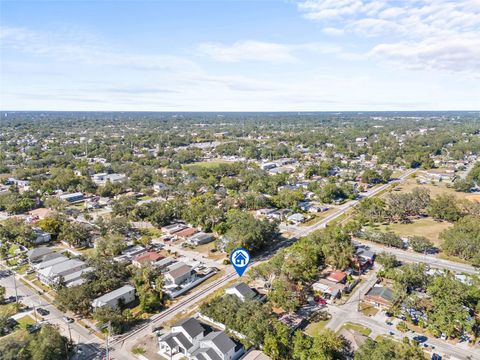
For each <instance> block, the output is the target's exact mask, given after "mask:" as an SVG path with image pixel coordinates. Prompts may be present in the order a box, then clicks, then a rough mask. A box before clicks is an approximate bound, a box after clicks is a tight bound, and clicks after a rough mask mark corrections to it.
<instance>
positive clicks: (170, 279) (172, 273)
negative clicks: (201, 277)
mask: <svg viewBox="0 0 480 360" xmlns="http://www.w3.org/2000/svg"><path fill="white" fill-rule="evenodd" d="M191 279H192V267H191V266H189V265H187V264H185V263H183V262H178V263H175V264H173V265H170V266H169V271H168V272H167V273H165V284H166V285H180V284H182V283H184V282H187V281H189V280H191Z"/></svg>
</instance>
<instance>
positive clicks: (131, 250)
mask: <svg viewBox="0 0 480 360" xmlns="http://www.w3.org/2000/svg"><path fill="white" fill-rule="evenodd" d="M94 247H95V244H94ZM146 251H147V249H145V248H144V247H143V246H140V245H133V246H129V247H127V248H126V249H124V250H123V251H122V254H121V255H119V256H116V257H114V258H113V260H115V261H118V262H127V263H129V262H132V261H133V259H134V258H135V257H136V256H138V255H140V254H143V253H144V252H146Z"/></svg>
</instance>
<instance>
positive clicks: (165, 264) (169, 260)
mask: <svg viewBox="0 0 480 360" xmlns="http://www.w3.org/2000/svg"><path fill="white" fill-rule="evenodd" d="M173 263H175V258H174V257H173V256H169V257H166V258H164V259H161V260H159V261H157V262H156V263H154V264H153V266H154V267H156V268H157V269H160V270H162V269H165V268H167V267H168V266H170V265H171V264H173Z"/></svg>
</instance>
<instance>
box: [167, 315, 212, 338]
mask: <svg viewBox="0 0 480 360" xmlns="http://www.w3.org/2000/svg"><path fill="white" fill-rule="evenodd" d="M173 326H181V327H182V328H183V329H184V330H185V331H186V332H187V333H188V335H190V336H191V337H192V338H193V337H195V336H197V335H198V334H201V333H203V332H204V331H205V329H204V327H203V326H202V324H200V322H199V321H198V320H197V319H194V318H187V319H183V320H180V321H179V322H177V323H176V324H175V325H173Z"/></svg>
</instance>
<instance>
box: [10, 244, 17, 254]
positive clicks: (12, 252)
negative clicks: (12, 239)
mask: <svg viewBox="0 0 480 360" xmlns="http://www.w3.org/2000/svg"><path fill="white" fill-rule="evenodd" d="M17 250H18V245H17V244H12V245H11V246H10V248H9V249H8V254H9V255H10V256H14V255H15V251H17Z"/></svg>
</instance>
